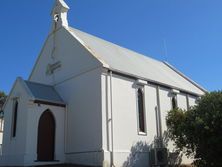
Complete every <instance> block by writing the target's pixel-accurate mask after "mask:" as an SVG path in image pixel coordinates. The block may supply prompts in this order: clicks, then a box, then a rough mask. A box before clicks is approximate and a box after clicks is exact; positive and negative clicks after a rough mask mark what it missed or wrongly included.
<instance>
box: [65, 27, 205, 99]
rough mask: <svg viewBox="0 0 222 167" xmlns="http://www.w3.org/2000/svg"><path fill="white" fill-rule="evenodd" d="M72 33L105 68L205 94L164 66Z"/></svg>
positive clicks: (127, 51)
mask: <svg viewBox="0 0 222 167" xmlns="http://www.w3.org/2000/svg"><path fill="white" fill-rule="evenodd" d="M69 30H70V32H71V34H72V35H73V36H74V37H75V38H76V39H77V40H81V41H80V42H81V43H82V44H84V46H85V47H86V48H88V49H90V51H91V53H95V57H96V58H97V59H98V60H99V61H100V62H104V63H105V64H104V65H105V66H106V67H107V65H108V66H109V68H110V69H112V70H116V71H119V72H123V73H126V74H132V75H134V76H138V77H141V78H145V79H147V80H149V81H154V82H157V83H162V84H164V85H168V86H172V87H174V88H178V89H179V90H184V91H188V92H193V93H195V94H199V95H202V94H203V93H204V91H205V90H204V89H202V88H201V87H199V85H197V84H196V85H195V84H193V83H194V82H193V81H191V80H189V79H188V78H187V77H185V76H184V75H181V74H180V73H179V72H177V71H175V69H172V68H170V66H168V65H167V64H165V63H164V62H161V61H157V60H155V59H152V58H150V57H147V56H144V55H142V54H139V53H136V52H134V51H131V50H129V49H126V48H123V47H121V46H118V45H116V44H113V43H111V42H108V41H105V40H103V39H100V38H98V37H95V36H93V35H90V34H87V33H85V32H82V31H80V30H77V29H74V28H71V27H70V28H69ZM192 82H193V83H192Z"/></svg>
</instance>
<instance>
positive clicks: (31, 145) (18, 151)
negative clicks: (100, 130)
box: [0, 80, 65, 166]
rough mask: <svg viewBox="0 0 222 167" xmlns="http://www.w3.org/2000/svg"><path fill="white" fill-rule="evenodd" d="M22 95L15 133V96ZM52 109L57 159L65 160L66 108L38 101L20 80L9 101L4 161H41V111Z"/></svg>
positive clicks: (0, 161) (13, 163) (19, 163)
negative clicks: (13, 129)
mask: <svg viewBox="0 0 222 167" xmlns="http://www.w3.org/2000/svg"><path fill="white" fill-rule="evenodd" d="M14 97H18V113H17V128H16V136H15V137H12V135H11V134H12V112H13V98H14ZM47 109H49V110H50V111H51V112H52V114H53V115H54V118H55V122H56V136H55V159H56V160H59V162H60V163H63V162H65V155H64V136H65V135H64V129H65V122H64V120H65V108H64V107H54V106H47V105H40V106H39V105H37V104H34V103H33V102H31V101H30V97H29V96H28V94H27V93H26V91H25V89H24V87H23V86H22V84H21V83H20V82H19V81H18V80H17V82H16V83H15V86H14V88H13V90H12V92H11V94H10V96H9V99H8V101H7V103H6V106H5V109H4V113H5V126H4V136H3V156H2V157H1V158H0V165H7V166H8V165H10V166H23V165H26V166H31V165H38V164H41V163H40V162H35V161H36V160H37V137H38V135H37V134H38V123H39V118H40V116H41V114H42V113H43V112H44V111H45V110H47Z"/></svg>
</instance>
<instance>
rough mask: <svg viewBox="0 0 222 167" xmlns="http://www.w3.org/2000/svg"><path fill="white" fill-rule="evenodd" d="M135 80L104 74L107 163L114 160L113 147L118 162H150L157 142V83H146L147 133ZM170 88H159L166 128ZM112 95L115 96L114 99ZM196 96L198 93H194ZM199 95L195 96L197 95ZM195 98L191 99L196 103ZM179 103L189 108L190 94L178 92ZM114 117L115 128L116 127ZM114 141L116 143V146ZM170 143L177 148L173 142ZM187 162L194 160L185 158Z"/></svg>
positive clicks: (105, 156) (170, 105)
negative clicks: (140, 115)
mask: <svg viewBox="0 0 222 167" xmlns="http://www.w3.org/2000/svg"><path fill="white" fill-rule="evenodd" d="M137 88H138V86H137V85H136V84H135V80H133V79H129V78H126V77H122V76H119V75H112V79H111V80H110V75H109V74H106V73H103V75H102V119H103V122H102V123H103V126H102V127H103V129H102V132H103V149H104V152H105V154H104V166H106V165H109V164H110V163H111V159H112V158H110V157H112V151H113V152H114V155H113V160H114V164H115V165H116V166H118V167H120V166H125V165H129V164H130V165H137V166H141V167H142V166H144V167H145V166H147V165H148V163H149V159H148V156H149V155H148V149H149V147H150V144H152V143H153V141H154V137H155V136H156V135H157V132H156V113H155V111H156V110H155V108H156V107H157V86H154V85H149V84H148V85H144V101H145V118H146V120H145V122H146V129H147V130H146V134H145V135H143V134H140V133H139V131H138V113H137V112H138V108H137V96H136V94H137V92H136V90H137ZM170 92H171V90H170V89H166V88H162V87H160V88H159V97H160V110H161V122H162V132H164V131H165V130H166V129H167V127H166V121H165V118H166V115H167V111H169V110H171V108H172V104H171V99H172V94H171V93H170ZM111 96H112V100H111ZM193 98H194V97H193ZM194 99H195V98H194ZM194 99H189V101H191V102H190V103H191V104H192V105H194V103H192V101H194ZM177 101H178V107H180V108H182V109H187V97H186V94H183V93H179V94H177ZM112 117H113V130H112V121H111V120H112ZM112 144H113V147H112ZM168 144H169V147H170V148H171V149H170V150H172V149H173V148H174V146H173V143H172V142H169V143H168ZM183 160H184V163H190V161H191V160H189V159H187V158H185V157H184V158H183Z"/></svg>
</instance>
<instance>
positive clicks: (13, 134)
mask: <svg viewBox="0 0 222 167" xmlns="http://www.w3.org/2000/svg"><path fill="white" fill-rule="evenodd" d="M17 114H18V101H17V100H16V101H15V103H14V111H13V119H12V137H15V136H16V126H17Z"/></svg>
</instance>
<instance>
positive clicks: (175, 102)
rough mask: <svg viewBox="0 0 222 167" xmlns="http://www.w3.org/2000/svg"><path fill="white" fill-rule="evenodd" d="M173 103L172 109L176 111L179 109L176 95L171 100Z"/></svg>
mask: <svg viewBox="0 0 222 167" xmlns="http://www.w3.org/2000/svg"><path fill="white" fill-rule="evenodd" d="M171 100H172V101H171V103H172V109H173V110H174V109H176V108H177V99H176V95H174V96H173V97H172V99H171Z"/></svg>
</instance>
